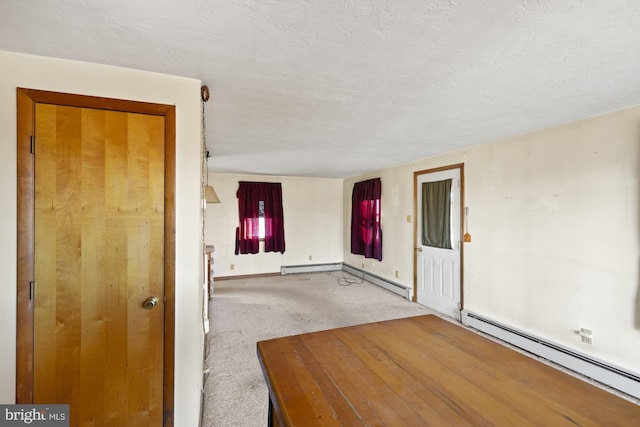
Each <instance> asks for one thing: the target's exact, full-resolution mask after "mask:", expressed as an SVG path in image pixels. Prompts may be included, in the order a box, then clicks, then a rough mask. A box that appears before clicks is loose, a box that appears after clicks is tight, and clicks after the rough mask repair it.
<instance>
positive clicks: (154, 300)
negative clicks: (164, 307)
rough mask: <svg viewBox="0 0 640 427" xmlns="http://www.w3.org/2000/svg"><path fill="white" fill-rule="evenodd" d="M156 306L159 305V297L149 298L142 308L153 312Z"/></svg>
mask: <svg viewBox="0 0 640 427" xmlns="http://www.w3.org/2000/svg"><path fill="white" fill-rule="evenodd" d="M156 305H158V297H149V298H147V299H146V300H144V303H143V304H142V306H143V307H144V308H145V309H147V310H151V309H152V308H153V307H155V306H156Z"/></svg>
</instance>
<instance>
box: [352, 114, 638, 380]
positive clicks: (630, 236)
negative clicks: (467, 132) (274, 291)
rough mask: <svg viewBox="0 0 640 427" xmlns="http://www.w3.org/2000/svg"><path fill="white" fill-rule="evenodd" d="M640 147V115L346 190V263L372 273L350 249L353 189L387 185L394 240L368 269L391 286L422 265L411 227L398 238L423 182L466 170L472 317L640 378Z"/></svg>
mask: <svg viewBox="0 0 640 427" xmlns="http://www.w3.org/2000/svg"><path fill="white" fill-rule="evenodd" d="M639 147H640V106H639V107H634V108H630V109H626V110H623V111H618V112H612V113H610V114H605V115H602V116H598V117H593V118H588V119H585V120H581V121H577V122H573V123H569V124H565V125H562V126H559V127H555V128H551V129H546V130H541V131H538V132H534V133H530V134H526V135H522V136H518V137H514V138H510V139H506V140H501V141H495V142H491V143H486V144H482V145H477V146H473V147H470V148H468V149H465V150H460V151H456V152H451V153H447V154H444V155H441V156H435V157H431V158H426V159H421V160H419V161H416V162H413V163H411V164H409V165H403V166H400V167H398V168H392V169H390V170H384V171H380V172H379V173H373V174H367V175H366V176H362V177H355V178H352V179H348V180H345V182H344V192H345V195H344V203H345V214H344V217H345V224H344V233H345V239H344V252H345V261H346V262H349V263H351V264H354V265H356V266H359V265H360V263H361V262H364V258H363V257H362V256H355V255H352V254H350V248H349V229H348V227H349V225H348V223H347V218H348V217H349V215H350V212H351V210H350V209H351V207H350V194H351V189H352V188H353V182H355V181H360V180H361V179H368V178H370V177H373V176H381V178H382V182H383V187H382V190H383V191H382V204H383V218H382V228H383V236H385V237H386V238H385V240H384V242H385V243H384V246H383V260H382V262H380V263H377V261H375V262H373V265H372V266H371V267H370V268H371V269H374V270H375V271H376V272H378V273H379V274H381V275H383V276H384V277H387V278H389V279H391V280H393V271H394V270H395V269H396V266H398V265H402V264H401V263H399V261H398V260H405V261H406V260H413V228H411V232H408V231H406V230H405V231H404V232H398V230H404V228H403V227H407V228H408V224H405V218H404V216H405V214H408V213H411V212H412V211H413V172H414V171H420V170H426V169H431V168H435V167H440V166H446V165H450V164H455V163H464V164H465V198H466V203H465V204H466V206H468V207H469V232H470V234H471V236H472V241H471V242H470V243H465V244H464V245H465V246H464V305H465V308H466V309H468V310H470V311H473V312H476V313H478V314H481V315H483V316H485V317H488V318H491V319H494V320H497V321H500V322H502V323H505V324H508V325H511V326H513V327H516V328H519V329H521V330H524V331H526V332H529V333H531V334H534V335H537V336H540V337H542V338H545V339H548V340H550V341H552V342H556V343H558V344H561V345H563V346H565V347H568V348H572V349H575V350H578V351H580V352H583V353H586V354H589V355H591V356H593V357H596V358H598V359H601V360H605V361H607V362H609V363H611V364H614V365H617V366H620V367H623V368H626V369H629V370H631V371H634V372H636V373H637V372H640V359H639V358H638V344H639V343H640V295H639V293H640V289H639V288H640V285H639V277H640V276H639V274H638V264H639V263H638V260H639V248H640V244H639V240H640V239H639V237H640V236H639V231H640V230H639V225H640V224H639V223H640V216H639V203H640V197H639V192H638V191H639V188H638V174H639V169H640V149H639ZM394 192H400V193H401V194H399V195H396V194H394ZM389 198H391V199H392V200H396V199H397V200H400V201H401V205H395V204H394V203H389V202H388V199H389ZM389 209H390V210H389ZM390 230H392V231H391V232H390ZM391 233H393V234H391ZM383 238H384V237H383ZM367 262H369V260H367ZM411 262H412V261H411ZM405 264H406V262H405ZM402 268H406V266H405V267H402ZM412 280H413V279H412V278H411V280H410V281H407V280H405V278H404V276H403V282H404V283H412ZM580 328H587V329H591V330H592V331H593V337H594V340H593V345H588V344H583V343H582V342H581V341H580V337H579V336H578V335H577V331H578V330H579V329H580Z"/></svg>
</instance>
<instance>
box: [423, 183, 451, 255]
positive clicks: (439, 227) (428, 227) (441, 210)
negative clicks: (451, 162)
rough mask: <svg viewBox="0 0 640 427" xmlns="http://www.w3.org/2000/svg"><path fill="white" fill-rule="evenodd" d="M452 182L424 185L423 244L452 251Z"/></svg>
mask: <svg viewBox="0 0 640 427" xmlns="http://www.w3.org/2000/svg"><path fill="white" fill-rule="evenodd" d="M451 185H452V180H450V179H446V180H443V181H434V182H425V183H423V184H422V239H421V240H422V244H423V245H424V246H431V247H434V248H442V249H451V248H452V247H451V228H452V225H453V224H452V221H453V209H451V206H452V204H453V192H452V191H451Z"/></svg>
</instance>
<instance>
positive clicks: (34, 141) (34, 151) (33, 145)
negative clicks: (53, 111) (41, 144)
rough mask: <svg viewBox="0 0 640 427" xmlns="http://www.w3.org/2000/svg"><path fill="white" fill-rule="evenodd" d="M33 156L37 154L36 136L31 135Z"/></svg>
mask: <svg viewBox="0 0 640 427" xmlns="http://www.w3.org/2000/svg"><path fill="white" fill-rule="evenodd" d="M30 150H31V154H36V136H35V135H31V148H30Z"/></svg>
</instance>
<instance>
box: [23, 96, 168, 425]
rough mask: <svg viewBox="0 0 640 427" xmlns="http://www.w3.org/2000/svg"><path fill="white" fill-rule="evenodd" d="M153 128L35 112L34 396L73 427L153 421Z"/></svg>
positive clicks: (77, 113)
mask: <svg viewBox="0 0 640 427" xmlns="http://www.w3.org/2000/svg"><path fill="white" fill-rule="evenodd" d="M164 128H165V124H164V118H163V117H161V116H155V115H145V114H135V113H126V112H115V111H105V110H97V109H90V108H78V107H69V106H58V105H49V104H37V105H36V161H35V241H36V245H35V248H36V249H35V282H36V295H35V311H34V338H35V339H34V349H33V352H34V377H33V378H34V380H33V381H34V397H33V400H34V403H67V404H70V415H71V425H73V426H80V425H83V426H84V425H100V426H106V425H114V426H125V425H128V426H141V425H161V424H162V423H163V362H164V359H163V351H164V350H163V347H164V340H163V329H164V323H163V322H164V320H163V319H164V312H163V309H162V307H163V303H162V298H163V294H164V161H165V159H164ZM151 295H155V296H157V297H158V298H159V299H160V303H159V307H157V308H155V309H153V310H145V309H144V308H143V307H142V303H143V301H144V300H145V298H147V296H151Z"/></svg>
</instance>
